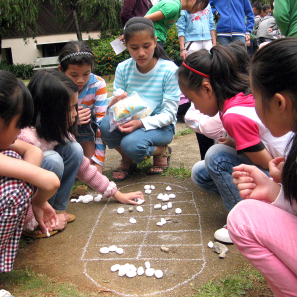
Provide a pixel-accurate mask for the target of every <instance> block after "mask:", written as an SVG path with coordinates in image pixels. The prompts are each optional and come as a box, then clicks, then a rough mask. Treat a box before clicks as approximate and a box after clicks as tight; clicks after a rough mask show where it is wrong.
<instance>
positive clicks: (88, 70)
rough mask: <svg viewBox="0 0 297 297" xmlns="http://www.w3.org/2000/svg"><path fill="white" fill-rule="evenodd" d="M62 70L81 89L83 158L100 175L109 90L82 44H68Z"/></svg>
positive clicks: (63, 56) (74, 42)
mask: <svg viewBox="0 0 297 297" xmlns="http://www.w3.org/2000/svg"><path fill="white" fill-rule="evenodd" d="M59 61H60V65H59V66H58V68H59V70H60V71H62V72H63V73H64V74H66V75H67V76H68V77H70V78H71V79H72V80H73V81H74V82H75V83H76V84H77V86H78V87H79V91H78V93H79V96H78V104H79V107H78V117H79V122H78V124H79V125H78V135H77V136H76V141H77V142H78V143H80V144H81V146H82V148H83V150H84V155H85V156H86V157H87V158H88V159H89V160H90V161H91V164H93V165H95V166H96V167H97V169H98V171H99V172H100V173H102V167H103V165H104V157H105V145H104V144H103V142H102V139H101V132H100V130H99V129H98V124H99V123H100V121H101V120H102V119H103V118H104V116H105V111H106V107H107V99H106V98H107V89H106V84H105V81H104V79H103V78H101V77H99V76H96V75H94V74H93V73H92V68H93V65H94V55H93V53H92V51H91V49H90V48H89V46H88V45H87V44H86V43H85V42H83V41H71V42H68V43H67V44H66V45H65V46H64V47H63V49H62V50H61V53H60V55H59Z"/></svg>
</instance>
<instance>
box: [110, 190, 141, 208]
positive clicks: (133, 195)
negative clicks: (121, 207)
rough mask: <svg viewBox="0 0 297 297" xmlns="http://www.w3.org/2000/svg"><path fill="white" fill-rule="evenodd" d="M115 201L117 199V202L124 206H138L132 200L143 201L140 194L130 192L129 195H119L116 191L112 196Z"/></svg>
mask: <svg viewBox="0 0 297 297" xmlns="http://www.w3.org/2000/svg"><path fill="white" fill-rule="evenodd" d="M113 196H114V198H115V199H117V200H118V201H119V202H121V203H124V204H135V205H138V203H137V202H136V201H134V199H142V200H144V197H143V194H142V192H140V191H138V192H131V193H121V192H120V191H116V192H115V194H114V195H113Z"/></svg>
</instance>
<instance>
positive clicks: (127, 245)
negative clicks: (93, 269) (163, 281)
mask: <svg viewBox="0 0 297 297" xmlns="http://www.w3.org/2000/svg"><path fill="white" fill-rule="evenodd" d="M108 245H109V244H100V245H99V244H96V245H94V247H99V246H101V247H102V246H108ZM120 246H121V247H133V246H135V244H133V245H129V244H121V245H120ZM146 246H151V247H158V246H167V247H168V246H177V247H181V246H202V244H200V243H199V244H198V243H197V244H147V245H146Z"/></svg>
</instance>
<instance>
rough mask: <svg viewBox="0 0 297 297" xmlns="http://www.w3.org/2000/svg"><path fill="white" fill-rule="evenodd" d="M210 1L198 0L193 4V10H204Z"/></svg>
mask: <svg viewBox="0 0 297 297" xmlns="http://www.w3.org/2000/svg"><path fill="white" fill-rule="evenodd" d="M208 3H209V0H196V2H195V4H194V5H193V11H195V12H196V9H198V10H204V9H205V8H206V6H207V5H208Z"/></svg>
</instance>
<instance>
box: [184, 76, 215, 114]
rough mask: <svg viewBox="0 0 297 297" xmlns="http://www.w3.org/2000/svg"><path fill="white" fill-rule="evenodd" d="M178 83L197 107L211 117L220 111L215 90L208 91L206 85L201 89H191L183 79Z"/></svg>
mask: <svg viewBox="0 0 297 297" xmlns="http://www.w3.org/2000/svg"><path fill="white" fill-rule="evenodd" d="M178 84H179V87H180V90H181V91H182V93H183V94H184V95H185V96H186V97H187V98H188V99H189V100H190V101H192V102H193V103H194V106H195V109H198V110H200V112H202V113H203V114H205V115H208V116H210V117H213V116H215V115H216V114H217V113H218V111H219V109H218V104H217V101H216V98H215V96H214V94H213V92H211V93H210V92H208V91H207V89H205V88H204V87H200V89H199V90H192V89H189V88H188V86H186V85H185V84H184V83H183V82H182V80H179V81H178Z"/></svg>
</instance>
